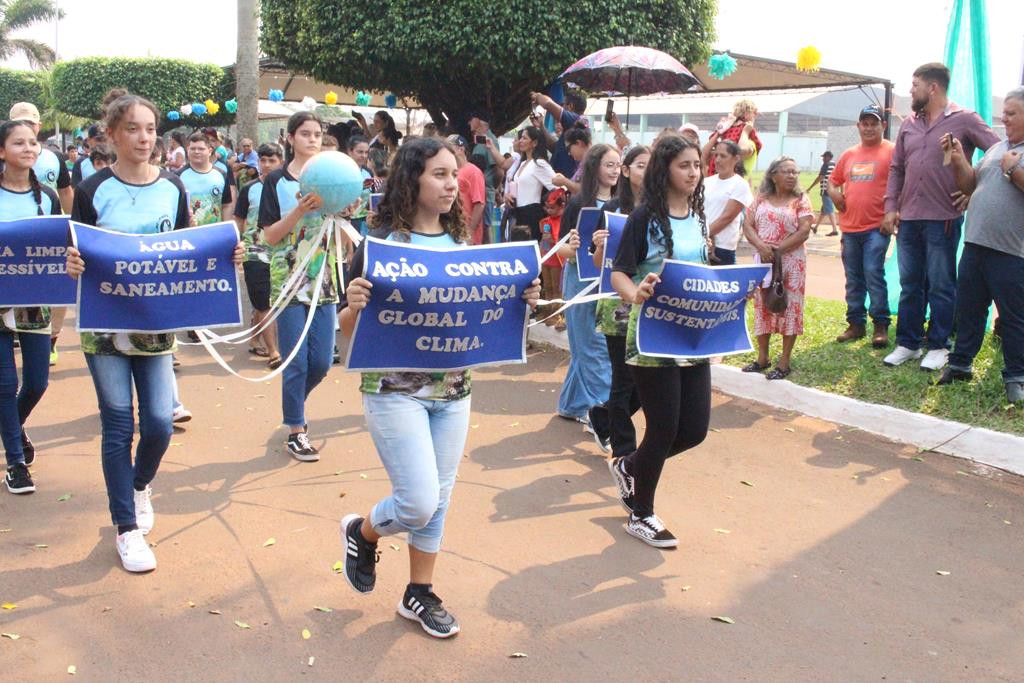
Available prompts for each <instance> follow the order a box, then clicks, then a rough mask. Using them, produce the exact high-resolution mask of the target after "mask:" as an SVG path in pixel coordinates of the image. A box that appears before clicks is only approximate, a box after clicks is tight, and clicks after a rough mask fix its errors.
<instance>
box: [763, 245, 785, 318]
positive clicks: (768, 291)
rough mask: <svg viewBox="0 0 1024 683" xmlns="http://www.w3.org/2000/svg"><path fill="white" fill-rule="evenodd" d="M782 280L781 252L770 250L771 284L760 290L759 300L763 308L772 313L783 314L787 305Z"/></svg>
mask: <svg viewBox="0 0 1024 683" xmlns="http://www.w3.org/2000/svg"><path fill="white" fill-rule="evenodd" d="M782 280H783V277H782V252H781V251H779V250H778V249H772V283H771V284H770V285H769V286H768V287H765V288H763V289H761V300H762V302H763V303H764V307H765V308H767V309H768V310H769V311H771V312H772V313H785V312H786V306H787V305H788V304H789V301H788V298H787V296H786V288H785V286H784V285H783V284H782Z"/></svg>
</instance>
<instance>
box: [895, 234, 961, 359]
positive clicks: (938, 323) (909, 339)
mask: <svg viewBox="0 0 1024 683" xmlns="http://www.w3.org/2000/svg"><path fill="white" fill-rule="evenodd" d="M963 222H964V219H963V217H960V218H957V219H956V220H951V221H900V229H899V232H898V233H897V234H896V246H897V259H898V261H899V266H900V288H901V291H900V305H899V309H898V315H899V318H898V319H897V320H896V343H897V344H899V345H900V346H903V347H906V348H908V349H911V350H912V351H916V350H918V349H919V348H921V344H922V341H926V342H927V347H928V350H929V351H931V350H934V349H945V348H947V347H948V346H949V335H950V333H951V332H952V331H953V316H954V315H955V312H956V250H957V247H958V246H959V244H960V226H961V225H963ZM928 307H931V319H930V321H929V323H928V336H927V339H925V337H924V316H925V311H926V310H927V308H928Z"/></svg>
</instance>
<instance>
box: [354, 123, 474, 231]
mask: <svg viewBox="0 0 1024 683" xmlns="http://www.w3.org/2000/svg"><path fill="white" fill-rule="evenodd" d="M442 150H447V151H448V152H449V153H451V155H452V156H455V148H454V147H452V146H451V145H450V144H448V142H446V141H444V140H439V139H437V138H415V139H411V140H407V141H406V142H405V144H404V145H402V146H401V147H399V148H398V153H397V154H395V158H394V160H393V161H392V162H391V167H390V168H389V170H388V182H387V187H386V189H385V190H384V197H383V198H381V200H380V205H378V206H377V212H376V213H375V214H374V217H373V227H375V228H384V227H386V228H390V229H391V230H392V231H395V232H399V233H402V234H403V235H404V236H405V237H408V235H409V232H410V231H412V227H413V226H412V220H413V217H414V216H415V215H416V206H417V203H418V202H419V198H420V176H421V175H423V172H424V171H425V170H426V168H427V160H428V159H433V158H434V157H435V156H437V155H438V154H440V153H441V151H442ZM441 227H442V228H444V231H445V232H446V233H448V234H449V235H450V236H451V237H452V239H453V240H455V241H456V242H465V241H467V240H468V239H469V230H468V229H467V228H466V223H465V219H464V217H463V214H462V199H461V197H458V196H456V198H455V201H454V202H453V203H452V208H451V209H450V210H449V211H448V213H443V214H441Z"/></svg>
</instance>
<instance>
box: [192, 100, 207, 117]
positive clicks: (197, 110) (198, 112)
mask: <svg viewBox="0 0 1024 683" xmlns="http://www.w3.org/2000/svg"><path fill="white" fill-rule="evenodd" d="M205 113H206V105H205V104H203V103H202V102H193V103H192V115H193V116H202V115H204V114H205Z"/></svg>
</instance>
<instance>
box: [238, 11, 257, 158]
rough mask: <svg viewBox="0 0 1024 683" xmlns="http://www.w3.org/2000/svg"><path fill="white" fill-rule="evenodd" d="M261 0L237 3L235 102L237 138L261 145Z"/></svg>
mask: <svg viewBox="0 0 1024 683" xmlns="http://www.w3.org/2000/svg"><path fill="white" fill-rule="evenodd" d="M259 52H260V46H259V0H238V54H237V57H236V61H235V99H236V100H237V101H238V137H239V138H250V139H252V140H255V141H257V142H258V141H259V104H260V67H259V60H260V55H259Z"/></svg>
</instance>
